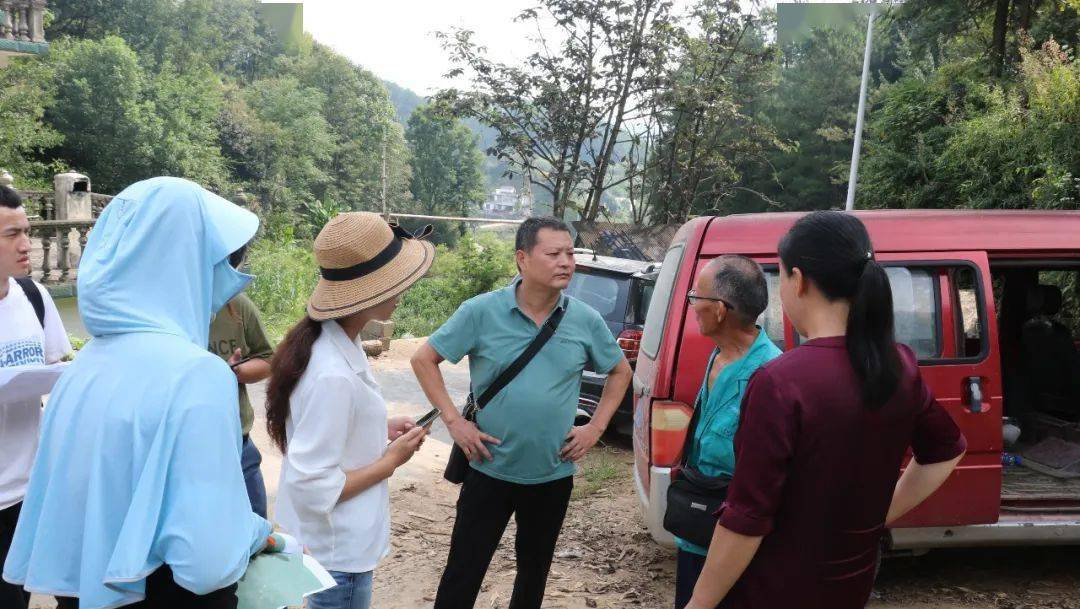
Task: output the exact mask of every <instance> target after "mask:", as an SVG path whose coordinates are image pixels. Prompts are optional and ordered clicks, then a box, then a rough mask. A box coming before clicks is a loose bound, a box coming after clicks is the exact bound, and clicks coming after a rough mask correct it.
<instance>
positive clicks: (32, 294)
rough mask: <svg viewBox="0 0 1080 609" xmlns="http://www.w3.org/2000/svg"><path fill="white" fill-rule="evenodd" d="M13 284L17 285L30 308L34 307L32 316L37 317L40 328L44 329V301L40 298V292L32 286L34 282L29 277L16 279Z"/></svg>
mask: <svg viewBox="0 0 1080 609" xmlns="http://www.w3.org/2000/svg"><path fill="white" fill-rule="evenodd" d="M15 283H17V284H19V287H20V288H22V291H23V293H24V294H26V299H27V300H29V301H30V306H32V307H34V315H36V316H37V320H38V323H39V324H41V327H42V328H44V327H45V299H44V298H42V297H41V290H39V289H38V287H37V286H36V285H34V280H33V279H30V278H29V277H17V278H16V279H15Z"/></svg>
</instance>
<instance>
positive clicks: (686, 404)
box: [633, 211, 1080, 552]
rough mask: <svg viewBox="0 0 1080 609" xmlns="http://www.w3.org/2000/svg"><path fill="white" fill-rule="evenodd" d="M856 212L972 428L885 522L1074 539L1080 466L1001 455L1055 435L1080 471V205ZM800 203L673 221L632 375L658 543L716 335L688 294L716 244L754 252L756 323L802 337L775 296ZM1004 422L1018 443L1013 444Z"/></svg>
mask: <svg viewBox="0 0 1080 609" xmlns="http://www.w3.org/2000/svg"><path fill="white" fill-rule="evenodd" d="M856 215H857V216H858V217H859V218H860V219H861V220H862V221H863V222H864V223H865V224H866V227H867V229H868V230H869V231H870V236H871V238H872V239H873V242H874V246H875V250H876V253H877V257H878V259H879V260H880V261H881V262H882V264H883V265H885V266H886V270H887V272H888V275H889V279H890V282H891V284H892V289H893V300H894V304H895V310H896V335H897V336H896V338H897V340H898V341H899V342H903V343H905V344H907V345H909V346H910V347H911V348H912V349H913V350H914V351H915V352H916V353H917V354H918V356H919V360H920V367H921V369H922V374H923V376H924V378H925V379H926V381H927V383H928V384H929V385H930V387H931V388H932V389H933V391H934V393H935V394H936V395H937V398H938V400H940V402H941V403H942V405H944V407H945V408H946V409H947V410H948V411H949V413H950V414H951V415H952V416H953V418H954V419H955V420H956V421H957V423H958V424H959V425H960V427H961V429H962V430H963V432H964V434H965V435H966V436H967V440H968V452H967V455H966V456H965V457H964V459H963V461H962V462H961V463H960V465H959V467H958V468H957V469H956V471H955V472H954V473H953V475H952V476H951V477H950V478H949V480H948V481H947V482H946V483H945V485H944V486H943V487H942V488H941V489H940V490H939V491H938V492H937V493H935V494H934V495H933V496H931V497H930V498H929V499H928V500H927V501H926V502H925V503H924V504H923V505H921V506H919V507H918V508H917V509H915V510H914V511H913V512H911V513H910V514H909V515H907V516H906V517H904V519H903V520H902V521H901V522H900V523H899V524H898V525H897V526H896V527H895V528H893V529H892V530H891V531H890V538H889V539H888V540H887V543H888V544H889V547H890V549H892V550H894V551H915V552H921V551H925V550H927V549H929V548H940V547H954V546H1000V545H1037V544H1076V543H1080V476H1078V477H1075V478H1068V477H1067V476H1068V473H1064V474H1062V472H1057V475H1055V476H1051V475H1047V474H1044V473H1041V472H1040V471H1035V470H1034V469H1030V468H1029V467H1027V466H1023V465H1011V464H1010V465H1005V466H1003V465H1002V463H1003V460H1011V458H1012V457H1011V454H1013V453H1020V452H1023V451H1024V450H1025V449H1026V448H1028V447H1031V446H1033V445H1035V444H1036V443H1039V442H1041V441H1043V440H1045V439H1047V438H1051V437H1057V438H1060V440H1061V442H1057V440H1053V441H1052V442H1055V443H1057V444H1058V445H1057V446H1056V448H1055V450H1057V451H1058V454H1057V455H1056V457H1055V458H1057V459H1058V461H1060V463H1058V464H1057V465H1055V467H1057V466H1061V467H1063V468H1064V467H1073V469H1075V470H1076V473H1077V474H1080V462H1078V463H1077V464H1076V465H1072V466H1069V465H1068V461H1069V451H1070V450H1073V449H1075V450H1080V424H1078V422H1077V421H1078V420H1080V368H1078V366H1080V358H1078V356H1077V347H1076V338H1077V333H1076V331H1075V330H1074V328H1076V327H1080V325H1078V323H1077V322H1080V319H1071V318H1067V317H1062V316H1061V310H1062V309H1063V300H1064V301H1065V307H1064V309H1065V310H1068V311H1071V312H1076V311H1078V310H1080V212H1068V211H1060V212H1035V211H985V212H984V211H872V212H856ZM799 217H801V216H800V214H791V213H776V214H748V215H734V216H726V217H712V218H709V217H706V218H697V219H694V220H691V221H690V222H688V223H686V224H685V225H684V226H683V227H682V228H681V229H680V230H679V232H678V233H677V234H676V236H675V238H674V240H673V241H672V244H671V248H670V249H669V250H668V252H667V255H666V256H665V258H664V261H663V265H662V267H661V270H660V273H659V275H658V277H657V279H656V286H655V289H654V294H653V300H652V303H651V304H650V307H649V313H648V318H647V319H646V322H645V328H644V333H643V337H642V341H641V351H640V355H639V359H638V364H637V368H636V370H635V375H634V387H633V391H634V457H635V468H634V470H635V471H634V479H635V483H636V486H637V492H638V496H639V499H640V501H641V504H642V508H643V510H644V514H645V519H646V522H647V524H648V527H649V530H650V532H651V534H652V536H653V537H654V538H655V539H656V540H657V541H659V542H661V543H665V544H670V543H672V538H671V536H670V534H668V533H667V532H666V531H664V529H663V527H662V525H661V523H662V521H663V514H664V509H665V507H666V506H665V502H666V501H665V498H666V492H667V487H668V483H669V480H670V468H671V466H672V465H673V464H674V463H676V461H677V460H678V458H679V455H680V451H681V449H682V446H683V441H684V438H685V435H686V427H687V423H688V422H689V420H690V415H691V413H692V404H693V403H694V398H695V396H696V395H697V392H698V388H699V386H700V384H701V379H702V376H703V375H704V372H705V362H706V359H707V358H708V355H709V353H710V351H711V349H712V344H711V342H710V341H709V339H707V338H705V337H703V336H702V335H701V333H700V331H699V329H698V326H697V321H696V319H695V317H694V315H692V314H690V309H689V306H688V304H687V300H686V294H687V292H688V291H689V290H690V289H691V288H692V286H693V285H694V282H695V281H696V279H697V274H698V273H699V272H700V271H701V268H702V267H703V266H704V265H705V263H706V262H708V261H709V260H710V259H712V258H714V257H716V256H719V255H722V254H742V255H744V256H749V257H751V258H753V259H754V260H757V261H758V262H759V263H760V264H761V265H762V267H763V268H764V269H765V272H766V276H767V277H768V281H769V308H768V310H767V311H766V312H765V313H764V315H763V316H762V319H761V322H760V323H761V326H762V327H763V328H764V329H765V331H766V332H767V333H768V336H769V337H770V338H771V339H772V340H773V341H775V342H776V344H777V345H778V346H780V347H781V348H792V347H794V346H795V345H797V344H798V342H799V337H798V336H797V335H796V333H795V331H794V329H793V328H792V326H791V324H790V323H789V322H788V320H787V319H786V318H785V317H784V314H783V310H782V308H781V306H780V300H779V289H778V286H779V268H778V261H779V257H778V255H777V250H776V248H777V243H778V242H779V240H780V237H781V236H783V235H784V233H785V232H787V230H788V229H789V228H790V227H791V225H792V224H793V223H794V222H795V221H796V220H797V219H798V218H799ZM1062 288H1065V289H1064V291H1063V289H1062ZM1003 428H1005V429H1006V432H1005V434H1004V436H1005V438H1008V441H1009V442H1013V441H1015V444H1011V445H1009V446H1006V445H1005V442H1006V440H1004V439H1003ZM1017 428H1019V430H1020V435H1019V438H1018V439H1015V438H1014V436H1015V432H1016V429H1017ZM1045 446H1047V444H1046V443H1044V444H1043V445H1042V446H1040V448H1042V447H1045ZM1052 456H1054V455H1052ZM1003 458H1004V459H1003ZM1063 471H1064V470H1063ZM1063 475H1064V477H1063ZM853 499H854V500H857V498H853Z"/></svg>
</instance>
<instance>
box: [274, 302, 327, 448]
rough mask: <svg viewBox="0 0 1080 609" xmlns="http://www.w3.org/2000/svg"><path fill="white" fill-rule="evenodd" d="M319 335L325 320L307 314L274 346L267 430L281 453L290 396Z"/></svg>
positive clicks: (286, 439) (286, 445) (306, 364)
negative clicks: (319, 320) (320, 320)
mask: <svg viewBox="0 0 1080 609" xmlns="http://www.w3.org/2000/svg"><path fill="white" fill-rule="evenodd" d="M320 335H322V324H321V323H320V322H318V321H315V320H314V319H312V318H310V317H308V316H307V315H305V316H304V318H303V319H301V320H300V321H298V322H297V323H296V325H295V326H293V327H292V329H290V330H289V333H288V334H286V335H285V340H283V341H281V344H280V345H278V347H277V349H275V350H274V358H273V359H272V360H270V383H269V385H267V387H266V431H267V433H268V434H269V435H270V440H271V441H272V442H273V443H274V445H275V446H277V447H278V449H279V450H280V451H281V453H282V454H285V452H286V451H287V449H288V437H287V436H286V433H285V421H286V420H287V419H288V418H289V412H290V411H291V405H290V402H289V399H290V396H292V392H293V390H295V389H296V386H297V385H298V384H300V377H302V376H304V372H305V371H306V370H307V367H308V362H309V361H310V360H311V350H312V349H313V348H314V346H315V341H316V340H318V339H319V336H320Z"/></svg>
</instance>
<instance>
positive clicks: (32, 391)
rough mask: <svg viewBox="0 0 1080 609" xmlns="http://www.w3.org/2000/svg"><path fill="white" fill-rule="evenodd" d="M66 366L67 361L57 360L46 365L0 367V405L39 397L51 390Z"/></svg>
mask: <svg viewBox="0 0 1080 609" xmlns="http://www.w3.org/2000/svg"><path fill="white" fill-rule="evenodd" d="M67 367H68V362H58V363H56V364H50V365H48V366H12V367H10V368H0V405H3V404H7V403H13V402H25V401H28V400H39V399H41V396H43V395H47V394H48V393H49V392H50V391H52V388H53V386H54V385H56V381H58V380H59V379H60V375H61V374H63V373H64V370H66V369H67Z"/></svg>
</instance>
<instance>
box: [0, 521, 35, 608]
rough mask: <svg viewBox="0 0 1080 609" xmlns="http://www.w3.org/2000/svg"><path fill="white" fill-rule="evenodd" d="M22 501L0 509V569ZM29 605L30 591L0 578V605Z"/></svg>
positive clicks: (13, 532) (15, 606) (18, 606)
mask: <svg viewBox="0 0 1080 609" xmlns="http://www.w3.org/2000/svg"><path fill="white" fill-rule="evenodd" d="M21 508H22V502H19V503H16V504H15V505H13V506H11V507H7V508H4V509H2V510H0V571H3V570H4V563H5V562H7V555H8V550H10V549H11V540H12V538H13V537H15V525H16V524H17V523H18V522H19V510H20V509H21ZM29 606H30V593H29V592H25V591H23V589H22V586H16V585H15V584H9V583H7V582H6V581H4V580H3V578H0V607H3V608H4V609H8V607H10V608H11V609H26V608H27V607H29Z"/></svg>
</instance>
